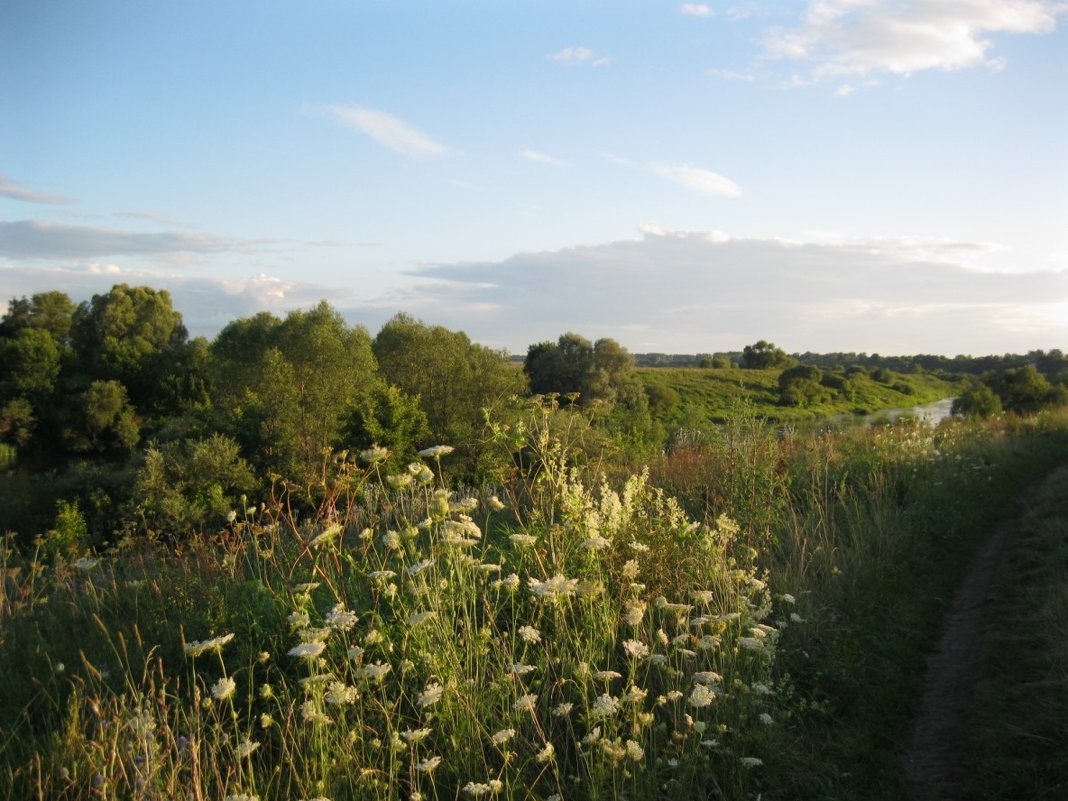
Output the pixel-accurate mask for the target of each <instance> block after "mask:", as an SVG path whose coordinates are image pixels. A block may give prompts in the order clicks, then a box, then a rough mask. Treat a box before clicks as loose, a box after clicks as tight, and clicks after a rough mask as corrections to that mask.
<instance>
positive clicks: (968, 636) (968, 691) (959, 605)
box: [904, 490, 1033, 801]
mask: <svg viewBox="0 0 1068 801" xmlns="http://www.w3.org/2000/svg"><path fill="white" fill-rule="evenodd" d="M1031 492H1033V490H1029V491H1028V492H1025V493H1024V494H1023V495H1021V497H1020V498H1018V499H1017V508H1020V507H1022V505H1023V504H1024V503H1025V501H1026V499H1027V497H1028V496H1029V495H1030V493H1031ZM1015 531H1016V525H1015V521H1012V520H1009V521H1005V522H1003V523H1001V524H1000V525H999V526H998V527H997V528H996V529H995V530H994V532H993V534H992V535H991V536H990V539H989V540H988V541H987V542H986V544H985V545H984V546H983V549H982V550H981V551H980V553H979V555H978V556H977V557H976V559H975V562H974V563H973V565H972V567H971V569H970V571H969V573H968V577H967V578H966V579H965V581H964V584H963V585H962V586H961V588H960V590H958V592H957V595H956V597H955V598H954V600H953V606H952V607H951V609H950V612H949V615H948V617H947V618H946V623H945V630H944V631H943V634H942V639H941V640H940V641H939V643H938V648H937V649H936V651H935V652H934V653H933V654H932V655H931V656H929V657H928V659H927V673H926V676H925V678H924V692H923V700H922V701H921V704H920V710H919V713H918V715H917V717H916V721H915V727H914V729H913V735H912V740H911V742H910V743H909V746H908V750H907V751H906V752H905V755H904V769H905V776H906V778H907V779H908V782H909V785H910V788H911V790H912V799H913V801H958V800H959V799H961V798H962V797H963V793H964V780H965V778H966V771H967V766H966V763H965V754H964V748H965V744H966V742H967V736H966V735H967V732H968V726H969V723H970V720H971V710H972V707H973V703H974V699H975V687H976V682H977V681H978V679H979V669H980V663H981V659H982V652H983V617H984V612H985V610H986V605H987V602H988V601H989V600H990V598H991V594H992V592H993V588H994V580H995V577H996V576H997V571H998V566H999V565H1000V563H1001V557H1002V555H1003V554H1004V552H1005V549H1006V547H1007V546H1008V544H1009V542H1010V541H1011V540H1012V537H1013V535H1014V534H1015Z"/></svg>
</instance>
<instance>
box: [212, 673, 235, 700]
mask: <svg viewBox="0 0 1068 801" xmlns="http://www.w3.org/2000/svg"><path fill="white" fill-rule="evenodd" d="M236 689H237V682H235V681H234V680H233V679H231V678H230V677H229V676H223V677H222V678H221V679H219V680H218V681H217V682H215V683H214V684H213V685H211V696H212V698H214V699H216V700H217V701H224V700H226V699H227V698H229V697H230V696H231V695H233V694H234V690H236Z"/></svg>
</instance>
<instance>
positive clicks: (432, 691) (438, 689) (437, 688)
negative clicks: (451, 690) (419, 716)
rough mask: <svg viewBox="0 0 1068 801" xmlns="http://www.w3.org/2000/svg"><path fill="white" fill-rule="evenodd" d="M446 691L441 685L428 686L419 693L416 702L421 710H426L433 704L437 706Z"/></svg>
mask: <svg viewBox="0 0 1068 801" xmlns="http://www.w3.org/2000/svg"><path fill="white" fill-rule="evenodd" d="M444 691H445V688H444V687H442V686H441V685H440V684H437V683H435V684H428V685H427V686H426V689H425V690H423V691H422V692H421V693H419V698H418V700H417V701H416V702H415V703H416V705H417V706H418V707H419V708H420V709H426V708H427V707H428V706H430V705H431V704H436V703H437V702H438V701H440V700H441V694H442V693H443V692H444Z"/></svg>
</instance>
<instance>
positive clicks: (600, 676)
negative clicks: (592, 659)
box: [593, 670, 623, 681]
mask: <svg viewBox="0 0 1068 801" xmlns="http://www.w3.org/2000/svg"><path fill="white" fill-rule="evenodd" d="M593 678H594V680H595V681H614V680H615V679H621V678H623V674H622V673H619V672H617V671H615V670H598V671H597V672H596V673H594V674H593Z"/></svg>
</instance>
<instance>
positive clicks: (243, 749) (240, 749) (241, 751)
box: [237, 737, 260, 759]
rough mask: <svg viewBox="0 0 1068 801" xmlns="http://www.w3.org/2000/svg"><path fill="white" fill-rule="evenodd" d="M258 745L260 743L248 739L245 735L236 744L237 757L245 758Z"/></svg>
mask: <svg viewBox="0 0 1068 801" xmlns="http://www.w3.org/2000/svg"><path fill="white" fill-rule="evenodd" d="M259 747H260V744H259V743H257V742H255V741H254V740H250V739H248V738H247V737H246V738H245V739H244V740H242V741H241V742H239V743H238V744H237V758H238V759H245V758H246V757H249V756H251V755H252V752H253V751H255V750H256V749H257V748H259Z"/></svg>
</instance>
